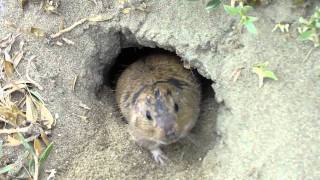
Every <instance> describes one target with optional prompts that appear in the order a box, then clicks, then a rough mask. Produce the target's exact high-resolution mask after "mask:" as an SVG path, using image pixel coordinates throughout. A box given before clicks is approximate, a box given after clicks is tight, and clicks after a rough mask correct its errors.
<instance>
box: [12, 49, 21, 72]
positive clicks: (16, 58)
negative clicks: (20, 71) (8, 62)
mask: <svg viewBox="0 0 320 180" xmlns="http://www.w3.org/2000/svg"><path fill="white" fill-rule="evenodd" d="M23 55H24V52H23V51H19V52H18V53H17V54H15V55H14V56H13V58H12V61H13V67H14V68H16V67H17V66H18V65H19V63H20V61H21V59H22V58H23Z"/></svg>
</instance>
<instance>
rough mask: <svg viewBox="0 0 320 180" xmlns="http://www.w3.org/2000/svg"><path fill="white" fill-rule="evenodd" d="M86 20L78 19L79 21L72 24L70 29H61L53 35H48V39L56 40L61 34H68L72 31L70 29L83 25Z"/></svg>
mask: <svg viewBox="0 0 320 180" xmlns="http://www.w3.org/2000/svg"><path fill="white" fill-rule="evenodd" d="M87 20H88V19H87V18H83V19H80V20H79V21H77V22H75V23H74V24H72V25H71V26H70V27H67V28H65V29H62V30H61V31H59V32H57V33H55V34H51V35H50V38H52V39H54V38H57V37H59V36H61V35H62V34H64V33H67V32H70V31H72V29H74V28H76V27H77V26H79V25H81V24H83V23H85V22H86V21H87Z"/></svg>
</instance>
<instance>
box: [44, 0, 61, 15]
mask: <svg viewBox="0 0 320 180" xmlns="http://www.w3.org/2000/svg"><path fill="white" fill-rule="evenodd" d="M43 10H44V11H45V12H47V13H53V14H59V13H58V5H56V4H53V3H50V2H48V1H46V2H45V4H44V6H43Z"/></svg>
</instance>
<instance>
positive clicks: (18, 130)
mask: <svg viewBox="0 0 320 180" xmlns="http://www.w3.org/2000/svg"><path fill="white" fill-rule="evenodd" d="M31 127H32V125H30V126H27V127H23V128H16V129H1V130H0V134H13V133H26V132H28V131H29V129H30V128H31Z"/></svg>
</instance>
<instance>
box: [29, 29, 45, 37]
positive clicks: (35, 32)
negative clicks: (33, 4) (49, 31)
mask: <svg viewBox="0 0 320 180" xmlns="http://www.w3.org/2000/svg"><path fill="white" fill-rule="evenodd" d="M30 32H31V33H32V34H33V35H35V36H36V37H38V38H39V37H44V35H45V33H44V31H43V30H41V29H40V28H36V27H31V29H30Z"/></svg>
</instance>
